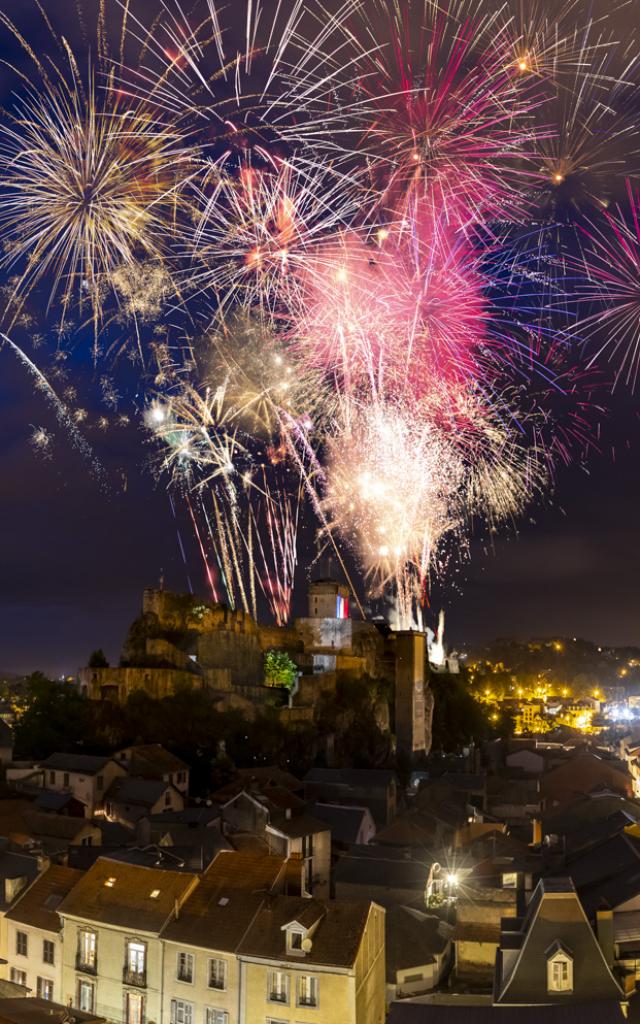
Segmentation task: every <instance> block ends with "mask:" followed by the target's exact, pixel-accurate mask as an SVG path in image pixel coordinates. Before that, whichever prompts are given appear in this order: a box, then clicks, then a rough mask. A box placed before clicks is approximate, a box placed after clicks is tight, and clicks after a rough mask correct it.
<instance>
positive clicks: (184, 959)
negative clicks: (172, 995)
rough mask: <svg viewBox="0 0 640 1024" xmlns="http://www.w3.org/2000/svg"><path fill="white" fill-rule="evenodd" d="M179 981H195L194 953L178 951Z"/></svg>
mask: <svg viewBox="0 0 640 1024" xmlns="http://www.w3.org/2000/svg"><path fill="white" fill-rule="evenodd" d="M177 978H178V981H188V982H189V984H191V983H192V982H193V954H192V953H178V973H177Z"/></svg>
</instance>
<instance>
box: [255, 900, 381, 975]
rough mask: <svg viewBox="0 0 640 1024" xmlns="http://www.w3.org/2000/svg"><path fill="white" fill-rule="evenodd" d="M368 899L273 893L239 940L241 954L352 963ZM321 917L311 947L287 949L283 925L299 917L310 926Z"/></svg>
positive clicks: (299, 961) (297, 961) (315, 962)
mask: <svg viewBox="0 0 640 1024" xmlns="http://www.w3.org/2000/svg"><path fill="white" fill-rule="evenodd" d="M370 909H371V904H370V903H369V902H364V901H363V902H349V903H347V902H340V901H337V900H335V901H331V902H326V903H325V902H322V901H320V900H316V899H305V898H301V897H297V896H273V897H271V898H270V899H269V901H268V903H265V904H263V905H262V907H261V909H260V911H259V912H258V914H257V916H256V918H255V920H254V922H253V924H252V925H251V927H250V929H249V931H248V932H247V934H246V936H245V937H244V939H243V940H242V942H241V943H240V946H239V948H238V953H239V954H240V956H243V955H244V956H254V957H261V958H263V959H267V960H274V959H275V960H283V961H285V962H286V961H288V962H290V963H295V964H296V965H297V966H298V967H300V966H304V965H307V964H308V965H309V966H310V967H311V966H312V965H317V966H332V967H352V966H353V964H354V961H355V958H356V955H357V952H358V949H359V946H360V943H361V941H362V935H363V933H364V929H365V925H366V923H367V918H368V916H369V911H370ZM310 918H315V919H316V920H318V919H319V924H318V925H317V927H316V928H315V930H314V932H313V936H312V942H313V945H312V948H311V950H310V952H309V953H307V954H306V956H304V957H300V956H299V955H295V954H290V953H287V947H286V932H285V931H284V930H283V928H284V926H285V925H287V924H290V923H292V922H293V921H299V922H300V923H301V924H302V923H305V924H306V926H307V927H308V926H309V924H310V923H311V921H310Z"/></svg>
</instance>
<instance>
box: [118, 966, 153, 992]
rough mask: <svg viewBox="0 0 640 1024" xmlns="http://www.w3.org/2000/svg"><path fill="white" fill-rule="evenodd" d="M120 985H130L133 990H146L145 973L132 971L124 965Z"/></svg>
mask: <svg viewBox="0 0 640 1024" xmlns="http://www.w3.org/2000/svg"><path fill="white" fill-rule="evenodd" d="M122 984H123V985H131V986H132V987H133V988H146V987H147V972H146V971H132V970H131V968H130V967H129V966H128V965H127V964H125V965H124V967H123V969H122Z"/></svg>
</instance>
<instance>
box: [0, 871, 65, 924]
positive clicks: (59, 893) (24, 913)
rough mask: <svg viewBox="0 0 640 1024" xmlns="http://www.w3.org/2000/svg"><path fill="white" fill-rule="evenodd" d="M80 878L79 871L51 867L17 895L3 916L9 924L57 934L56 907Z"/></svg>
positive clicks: (59, 921)
mask: <svg viewBox="0 0 640 1024" xmlns="http://www.w3.org/2000/svg"><path fill="white" fill-rule="evenodd" d="M80 878H82V871H76V870H75V869H74V868H67V867H62V866H61V865H58V864H53V865H52V866H51V867H50V868H48V869H47V870H46V871H44V872H43V873H42V874H41V875H40V877H39V878H37V879H36V880H35V882H33V884H32V885H30V886H29V888H28V889H26V890H25V891H24V892H22V893H21V894H20V896H19V897H18V899H17V901H16V902H15V903H14V904H13V906H12V907H11V909H10V910H8V911H7V913H6V915H5V916H6V917H7V919H8V920H9V921H17V922H18V923H19V924H27V925H32V926H33V927H34V928H42V929H43V930H44V931H48V932H59V931H61V929H62V922H61V920H60V918H59V917H58V913H57V911H58V907H59V906H60V904H61V903H62V900H63V899H64V897H65V896H67V895H68V893H70V892H71V890H72V889H73V887H74V885H75V884H76V882H78V881H79V879H80Z"/></svg>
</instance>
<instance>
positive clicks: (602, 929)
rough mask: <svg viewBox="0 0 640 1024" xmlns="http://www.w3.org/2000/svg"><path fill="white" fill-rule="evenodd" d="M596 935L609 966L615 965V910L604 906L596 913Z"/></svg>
mask: <svg viewBox="0 0 640 1024" xmlns="http://www.w3.org/2000/svg"><path fill="white" fill-rule="evenodd" d="M596 935H597V937H598V945H599V946H600V949H601V950H602V952H603V954H604V958H605V960H606V961H607V964H608V965H609V967H612V966H613V961H614V959H615V957H614V948H613V945H614V937H613V935H614V933H613V911H612V910H608V909H607V908H605V907H603V908H601V909H600V910H598V911H597V913H596Z"/></svg>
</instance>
